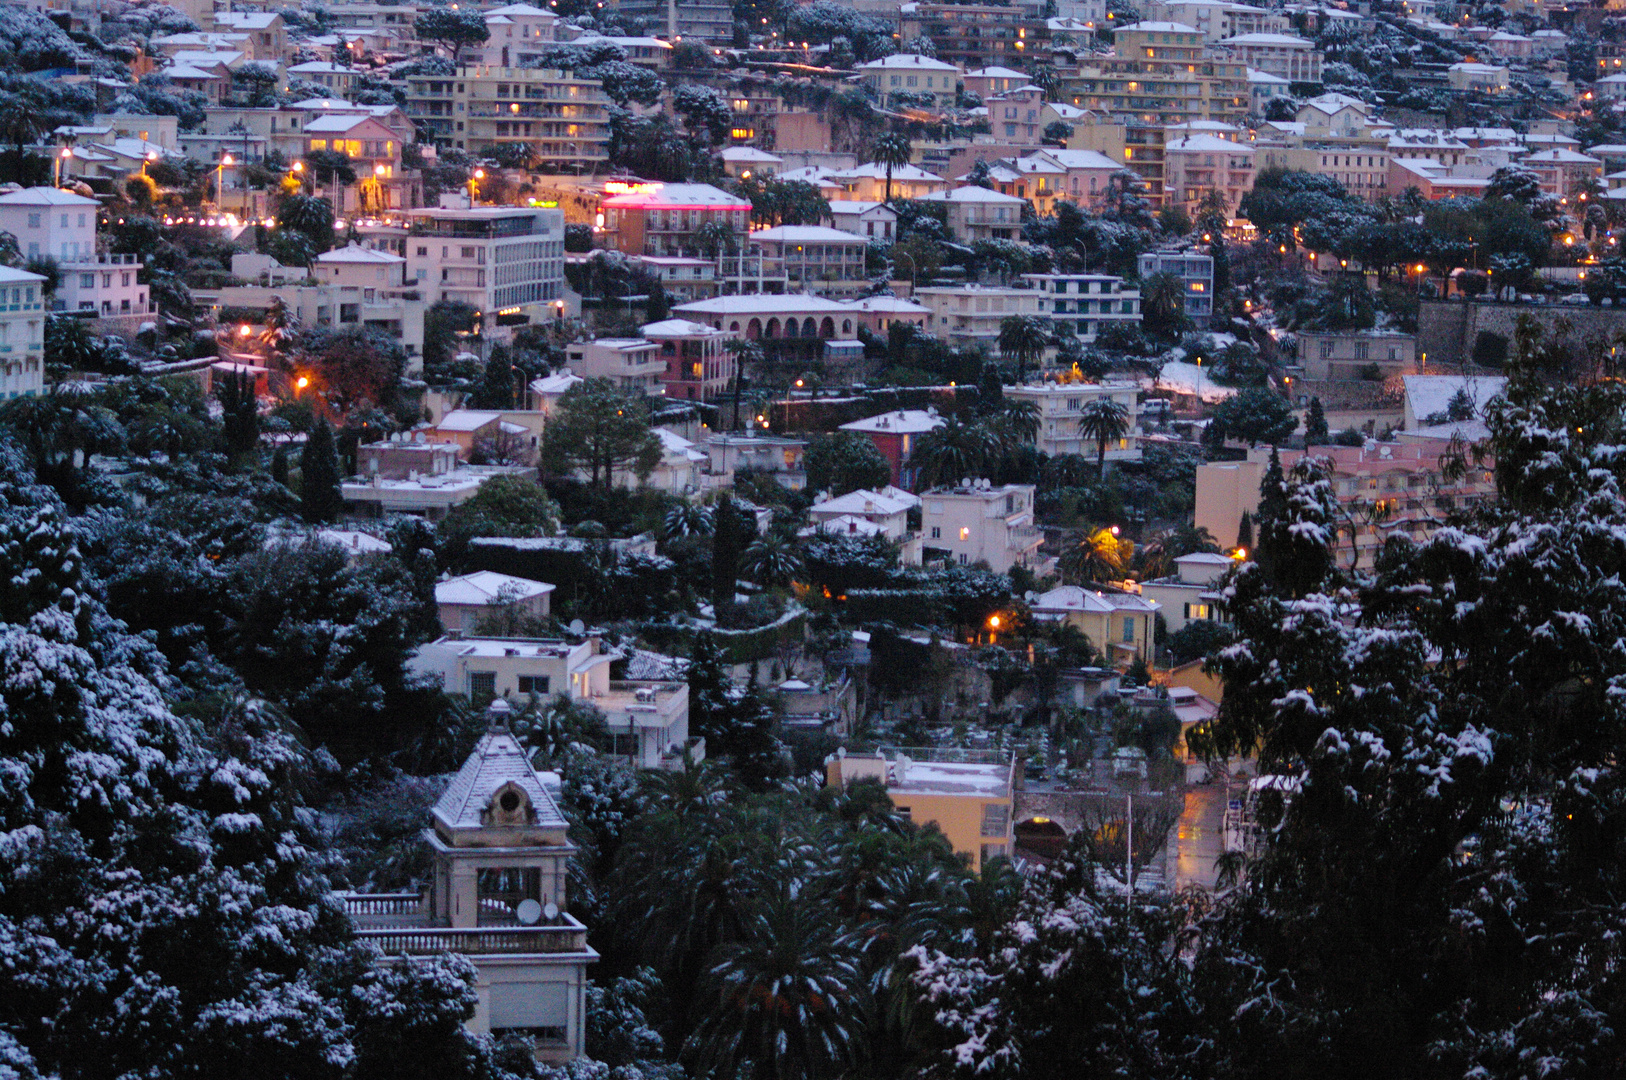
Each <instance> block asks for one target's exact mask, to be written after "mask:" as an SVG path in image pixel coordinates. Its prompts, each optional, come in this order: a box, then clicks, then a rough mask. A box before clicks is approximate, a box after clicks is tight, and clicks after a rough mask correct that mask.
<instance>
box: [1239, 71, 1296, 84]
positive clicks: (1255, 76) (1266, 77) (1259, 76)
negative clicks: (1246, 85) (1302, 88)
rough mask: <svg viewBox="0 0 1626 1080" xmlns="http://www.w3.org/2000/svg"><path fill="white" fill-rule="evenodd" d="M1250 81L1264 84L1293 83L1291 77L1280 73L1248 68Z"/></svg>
mask: <svg viewBox="0 0 1626 1080" xmlns="http://www.w3.org/2000/svg"><path fill="white" fill-rule="evenodd" d="M1248 81H1249V82H1251V83H1259V84H1260V85H1263V86H1291V85H1292V80H1291V79H1284V78H1282V77H1281V76H1280V75H1272V74H1271V73H1270V72H1268V71H1255V70H1254V69H1253V68H1249V69H1248Z"/></svg>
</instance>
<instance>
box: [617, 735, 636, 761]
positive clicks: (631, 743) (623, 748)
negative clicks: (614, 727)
mask: <svg viewBox="0 0 1626 1080" xmlns="http://www.w3.org/2000/svg"><path fill="white" fill-rule="evenodd" d="M611 739H612V740H613V741H614V743H615V745H614V746H612V747H611V748H610V753H612V754H614V755H616V756H617V757H625V758H631V757H637V756H638V736H637V735H612V736H611Z"/></svg>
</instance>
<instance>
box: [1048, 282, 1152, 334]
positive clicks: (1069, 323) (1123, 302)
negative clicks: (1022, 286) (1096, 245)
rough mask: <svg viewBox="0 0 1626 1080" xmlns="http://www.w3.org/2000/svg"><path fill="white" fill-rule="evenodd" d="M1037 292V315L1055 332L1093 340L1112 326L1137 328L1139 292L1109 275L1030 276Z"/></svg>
mask: <svg viewBox="0 0 1626 1080" xmlns="http://www.w3.org/2000/svg"><path fill="white" fill-rule="evenodd" d="M1023 280H1024V281H1026V282H1027V283H1028V284H1030V285H1032V286H1033V287H1034V288H1035V289H1037V290H1038V292H1039V316H1040V318H1044V319H1049V320H1050V325H1051V326H1052V327H1054V328H1055V331H1056V333H1058V334H1063V335H1072V336H1074V337H1079V338H1082V339H1084V340H1085V341H1094V340H1095V336H1096V335H1097V334H1099V333H1100V332H1101V331H1102V330H1105V329H1106V328H1107V327H1109V326H1113V325H1124V324H1127V325H1130V326H1139V325H1140V318H1141V316H1140V290H1139V289H1137V288H1134V287H1133V286H1131V285H1128V284H1126V283H1125V282H1124V279H1123V278H1120V277H1113V276H1112V275H1110V274H1029V275H1027V277H1026V278H1024V279H1023Z"/></svg>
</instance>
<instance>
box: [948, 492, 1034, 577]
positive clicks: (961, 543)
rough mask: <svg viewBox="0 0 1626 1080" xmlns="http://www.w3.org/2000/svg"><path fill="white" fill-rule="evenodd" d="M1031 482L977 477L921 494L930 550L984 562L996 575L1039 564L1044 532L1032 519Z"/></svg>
mask: <svg viewBox="0 0 1626 1080" xmlns="http://www.w3.org/2000/svg"><path fill="white" fill-rule="evenodd" d="M1033 491H1034V488H1033V485H1032V484H1003V485H999V486H995V485H993V484H990V483H989V482H988V481H987V480H977V481H973V482H972V483H970V484H962V485H959V486H957V487H945V488H934V489H933V490H931V491H928V492H925V493H924V494H922V495H921V497H920V500H921V526H922V528H923V530H924V532H925V536H924V538H923V542H924V543H925V546H926V547H927V548H935V549H937V550H939V551H943V552H946V553H947V554H948V558H949V559H950V560H951V561H953V562H956V563H959V564H960V565H961V566H969V565H971V564H973V563H986V564H987V566H988V569H990V570H992V571H994V572H995V573H998V574H1008V573H1010V570H1011V567H1013V566H1026V567H1031V568H1035V569H1036V568H1038V567H1039V565H1040V564H1041V563H1042V562H1043V561H1044V560H1043V557H1042V556H1040V554H1039V545H1040V544H1041V543H1043V541H1044V533H1043V530H1041V529H1039V528H1038V526H1036V525H1035V524H1034V520H1033Z"/></svg>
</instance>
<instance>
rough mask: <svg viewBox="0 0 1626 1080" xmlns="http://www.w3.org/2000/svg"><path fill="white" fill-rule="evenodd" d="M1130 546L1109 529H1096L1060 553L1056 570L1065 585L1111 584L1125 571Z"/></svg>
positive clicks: (1127, 565) (1127, 566)
mask: <svg viewBox="0 0 1626 1080" xmlns="http://www.w3.org/2000/svg"><path fill="white" fill-rule="evenodd" d="M1133 547H1134V545H1133V544H1131V543H1130V542H1129V541H1128V540H1124V539H1121V538H1120V537H1119V536H1118V534H1117V533H1116V532H1114V531H1113V530H1112V529H1097V530H1095V532H1093V533H1091V534H1090V535H1088V536H1086V537H1085V538H1084V539H1083V540H1081V541H1079V542H1078V543H1077V544H1075V545H1074V546H1072V547H1070V548H1068V549H1067V550H1066V551H1064V552H1062V556H1061V558H1060V559H1059V560H1058V561H1057V563H1056V569H1058V570H1060V571H1061V579H1062V580H1063V581H1065V582H1066V583H1067V584H1069V585H1085V584H1089V583H1091V582H1096V581H1114V580H1117V579H1118V578H1121V577H1122V576H1123V574H1124V571H1125V570H1127V569H1128V568H1129V556H1130V555H1131V554H1132V550H1131V549H1132V548H1133Z"/></svg>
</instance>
